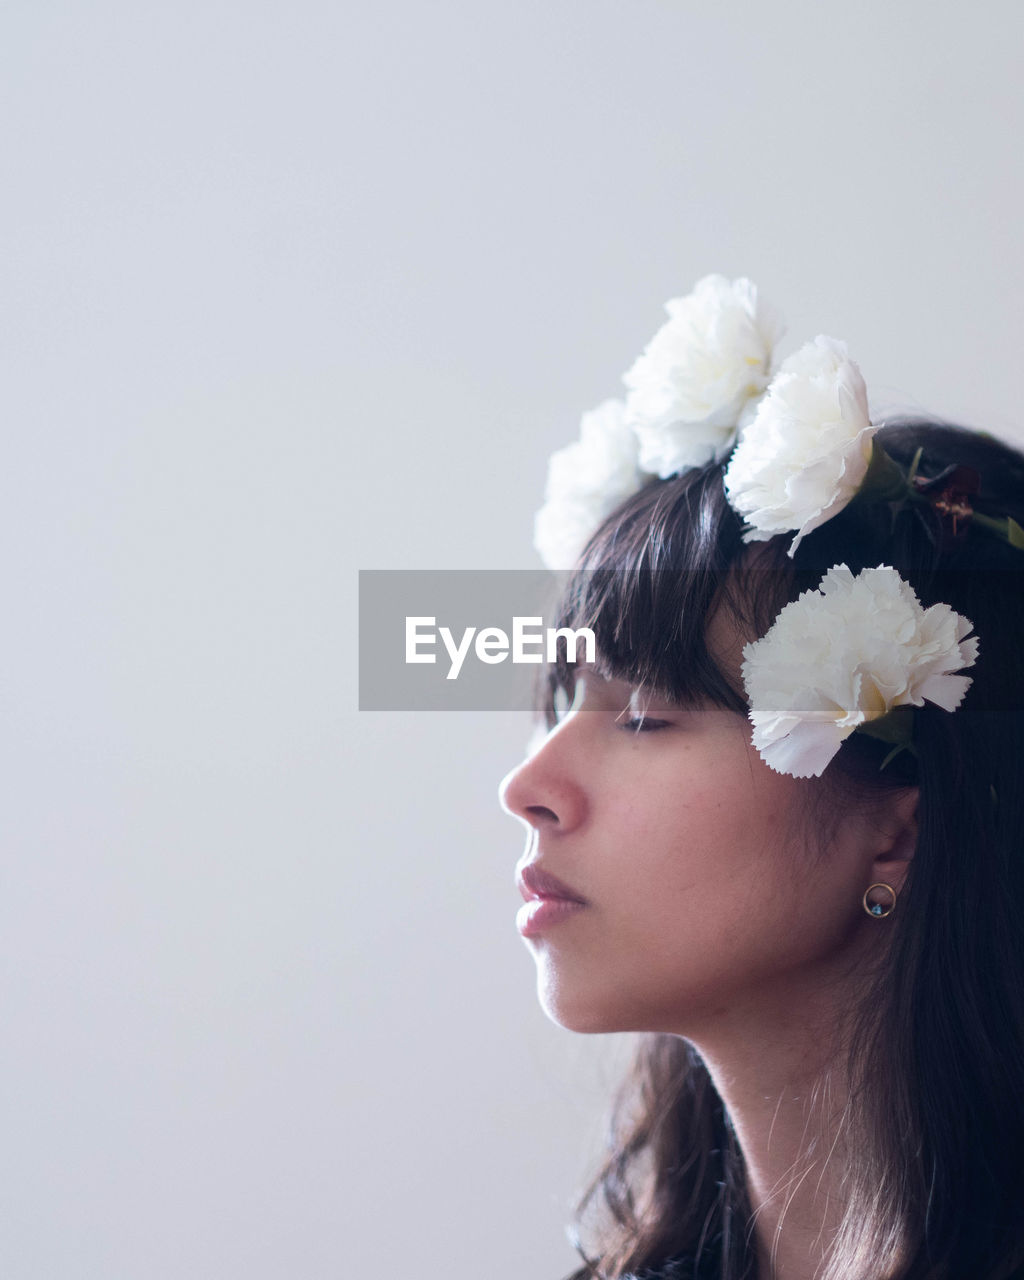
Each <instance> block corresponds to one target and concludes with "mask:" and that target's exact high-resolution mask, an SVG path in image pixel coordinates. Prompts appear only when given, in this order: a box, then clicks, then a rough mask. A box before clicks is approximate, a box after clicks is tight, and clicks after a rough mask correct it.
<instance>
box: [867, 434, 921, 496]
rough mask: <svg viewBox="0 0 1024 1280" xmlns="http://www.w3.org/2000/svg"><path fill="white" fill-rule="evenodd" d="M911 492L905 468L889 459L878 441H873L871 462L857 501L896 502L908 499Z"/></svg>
mask: <svg viewBox="0 0 1024 1280" xmlns="http://www.w3.org/2000/svg"><path fill="white" fill-rule="evenodd" d="M909 492H910V486H909V485H908V484H907V477H906V475H905V474H904V472H903V468H902V467H901V466H900V465H899V463H898V462H894V461H893V460H892V458H890V457H889V455H888V454H887V453H886V452H885V450H884V449H883V448H881V447H880V445H879V444H878V443H877V441H872V444H871V460H870V462H869V463H868V469H867V471H866V472H865V473H864V479H863V480H862V481H861V486H860V488H859V489H858V490H857V494H856V497H857V500H858V501H859V502H895V501H897V500H898V499H900V498H906V497H907V496H908V494H909Z"/></svg>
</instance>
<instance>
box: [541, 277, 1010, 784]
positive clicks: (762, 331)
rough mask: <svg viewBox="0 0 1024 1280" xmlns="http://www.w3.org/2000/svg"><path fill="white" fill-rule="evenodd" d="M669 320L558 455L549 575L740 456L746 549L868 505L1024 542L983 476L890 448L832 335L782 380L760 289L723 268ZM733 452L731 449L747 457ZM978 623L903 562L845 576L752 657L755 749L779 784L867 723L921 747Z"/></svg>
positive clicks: (727, 481) (970, 654)
mask: <svg viewBox="0 0 1024 1280" xmlns="http://www.w3.org/2000/svg"><path fill="white" fill-rule="evenodd" d="M665 309H666V311H667V312H668V317H669V318H668V320H667V322H666V323H665V324H664V325H663V326H662V327H661V328H660V329H659V330H658V332H657V333H656V334H655V335H654V337H653V338H652V339H651V341H650V343H648V345H647V348H646V349H645V351H644V352H643V354H642V355H641V356H640V357H639V359H638V360H637V361H636V362H635V363H634V364H633V366H632V367H631V368H630V369H629V370H628V372H627V373H626V374H625V376H624V382H625V384H626V388H627V395H626V398H625V400H624V401H623V400H607V401H605V402H604V403H603V404H602V405H600V406H599V407H598V408H597V409H594V410H593V411H591V412H590V413H585V414H584V415H583V418H582V422H581V427H580V438H579V440H578V441H576V442H575V443H574V444H571V445H569V446H568V447H567V448H565V449H561V450H559V451H558V452H557V453H555V454H554V455H553V456H552V458H551V461H550V465H549V469H548V480H547V490H546V494H545V503H544V506H543V507H542V508H541V510H540V511H538V513H537V516H536V523H535V537H534V544H535V546H536V548H537V550H538V551H539V552H540V554H541V557H542V559H543V560H544V562H545V564H546V565H547V566H548V568H551V569H569V568H572V567H573V566H574V565H575V564H576V562H577V560H578V558H579V555H580V553H581V551H582V550H583V547H584V545H585V544H586V542H587V540H588V539H589V537H590V536H591V534H592V533H594V531H595V530H596V529H597V527H598V525H599V524H600V523H601V521H602V520H604V518H605V517H606V516H608V515H610V514H611V512H612V511H613V510H614V509H615V508H616V507H617V506H618V505H619V504H620V503H621V502H622V501H624V500H625V499H626V498H628V497H629V496H630V495H631V494H633V493H635V492H636V491H637V490H638V489H640V488H641V487H643V486H644V485H645V484H647V483H649V482H651V481H653V480H654V479H655V478H660V479H667V478H668V477H670V476H674V475H679V474H682V473H683V472H685V471H687V470H690V469H691V468H693V467H701V466H704V465H706V464H707V463H709V462H711V461H715V460H717V461H725V460H726V459H728V464H727V466H726V468H725V472H724V485H725V494H726V497H727V499H728V502H729V504H730V506H732V508H733V510H734V511H736V512H737V514H738V515H740V516H741V517H742V518H743V519H744V521H745V528H744V533H743V538H744V541H747V542H754V541H764V540H767V539H769V538H773V537H776V536H778V535H781V534H787V533H792V534H793V535H794V536H793V539H792V542H791V543H790V547H789V554H790V556H792V555H794V553H795V552H796V549H797V547H798V546H799V544H800V541H801V539H803V538H804V537H805V536H806V535H807V534H808V533H810V532H811V531H812V530H814V529H817V528H818V527H819V526H820V525H822V524H824V523H825V522H826V521H827V520H830V519H831V518H832V517H833V516H834V515H837V514H838V513H839V512H840V511H841V510H842V509H843V508H844V507H845V506H846V505H847V504H848V503H849V502H851V501H852V500H853V499H854V498H857V499H858V500H869V501H870V500H876V501H894V500H902V501H904V502H908V503H922V504H923V503H927V504H928V505H930V506H931V507H932V508H933V509H934V510H936V511H937V512H938V513H939V514H940V515H941V516H942V517H943V518H944V519H947V520H951V521H952V528H953V530H954V532H956V531H957V522H958V520H959V521H966V520H971V521H973V522H974V523H976V524H978V525H979V526H981V527H983V528H985V529H987V530H988V531H989V532H991V533H994V534H997V535H998V536H1000V537H1001V538H1004V539H1005V540H1006V541H1008V542H1010V543H1011V544H1012V545H1014V546H1016V547H1019V548H1022V549H1024V529H1021V527H1020V526H1019V525H1018V524H1017V523H1016V522H1015V521H1014V520H1012V519H1011V518H1009V517H1005V518H1002V519H995V518H993V517H990V516H985V515H983V514H981V513H980V512H975V511H973V510H972V508H971V504H970V495H971V493H972V492H976V491H977V475H976V473H974V472H971V471H970V470H969V469H968V468H966V467H956V468H951V469H950V470H949V471H948V472H944V473H943V475H942V476H940V477H937V478H936V479H935V480H934V481H923V480H921V479H920V478H919V477H918V476H917V474H916V472H917V464H918V461H919V458H920V455H918V457H917V458H915V459H914V462H913V464H912V465H911V467H910V470H909V472H907V471H904V469H903V468H902V467H901V466H900V465H899V464H898V463H896V462H895V461H894V460H893V459H892V458H890V457H889V456H888V455H887V454H886V453H885V452H884V450H882V449H881V448H880V446H879V444H878V442H877V441H876V440H875V439H874V437H875V432H876V430H877V428H876V427H875V426H873V425H872V423H871V419H870V414H869V410H868V400H867V390H866V388H865V385H864V379H863V377H862V376H861V372H860V369H859V368H858V367H857V365H856V364H855V362H854V361H853V360H852V359H851V358H850V355H849V352H848V350H847V348H846V344H845V343H843V342H839V341H837V340H836V339H834V338H828V337H825V336H819V337H817V338H815V339H814V340H813V341H811V342H808V343H807V344H806V345H805V346H803V347H801V348H800V349H799V350H798V351H797V352H796V353H795V354H793V355H791V356H790V357H789V358H788V359H786V360H784V361H783V362H782V364H781V365H780V366H779V367H778V369H777V370H776V369H775V368H774V364H773V357H774V350H775V346H776V344H777V342H778V340H779V339H780V338H781V336H782V333H783V325H782V322H781V320H780V318H779V316H778V313H777V312H776V311H775V310H774V308H772V307H770V306H768V305H767V304H766V303H765V302H764V301H763V300H762V299H760V298H759V296H758V291H757V288H756V286H755V285H753V284H752V283H751V282H750V281H749V280H747V279H739V280H733V281H729V280H727V279H726V278H725V277H724V276H720V275H710V276H705V277H704V279H702V280H700V281H698V283H697V284H696V286H695V287H694V289H693V292H692V293H690V294H689V295H688V296H686V297H685V298H674V299H672V300H671V301H670V302H668V303H666V307H665ZM730 455H731V456H730ZM971 629H972V624H971V623H970V622H969V621H968V620H967V619H966V618H964V617H961V616H960V615H959V614H957V613H955V612H954V611H953V610H952V609H951V608H950V607H949V605H946V604H935V605H932V606H931V607H930V608H929V609H924V608H923V607H922V606H921V604H920V602H919V601H918V599H917V596H916V595H915V594H914V592H913V590H912V589H911V587H910V586H909V584H908V583H906V582H905V581H904V580H903V579H902V578H901V577H900V575H899V574H898V573H897V572H896V570H895V569H891V568H889V567H887V566H885V565H879V566H878V567H877V568H874V569H865V570H864V571H863V572H862V573H860V574H859V575H854V574H852V573H851V572H850V570H849V569H848V568H847V567H846V565H836V566H834V567H833V568H832V569H830V570H829V571H828V573H826V574H825V576H824V578H823V579H822V581H821V584H820V585H819V587H818V588H817V589H816V590H811V591H805V592H804V593H803V594H802V595H801V596H800V597H799V598H798V599H797V600H795V601H793V602H792V603H791V604H788V605H786V606H785V608H783V609H782V611H781V612H780V613H779V615H778V616H777V618H776V619H775V622H774V623H773V624H772V626H771V627H770V628H769V630H768V631H767V632H766V634H765V635H763V636H762V637H761V638H760V639H759V640H755V641H753V642H751V643H750V644H748V645H747V646H746V647H745V649H744V651H743V657H744V661H743V668H742V670H743V680H744V684H745V686H746V692H747V700H748V702H749V704H750V720H751V723H752V725H753V742H754V745H755V746H756V747H757V749H758V750H759V751H760V753H761V755H762V757H763V758H764V759H765V761H766V762H767V763H768V764H769V765H770V766H771V767H772V768H773V769H776V770H777V771H779V772H780V773H789V774H792V775H793V776H795V777H812V776H813V777H818V776H820V775H821V774H822V772H823V771H824V770H825V768H826V766H827V765H828V763H829V762H830V761H831V759H832V758H833V756H834V755H835V754H836V752H837V751H838V750H839V748H840V746H841V745H842V743H843V742H844V741H845V739H846V738H847V737H848V736H849V735H850V734H851V733H853V732H854V731H855V730H860V731H861V732H865V733H869V734H871V735H872V736H874V737H879V738H882V739H885V740H887V741H889V742H892V743H893V744H894V746H893V750H892V751H891V752H890V753H889V755H888V756H887V757H886V760H885V761H884V762H883V765H884V763H887V762H888V760H889V759H890V758H891V756H892V755H894V754H895V752H896V751H898V750H900V749H901V748H903V747H910V748H911V749H912V743H911V740H910V726H909V723H908V717H909V715H910V711H909V709H910V708H911V707H915V706H921V705H922V704H923V703H924V702H925V701H928V702H932V703H934V704H936V705H937V706H940V707H942V708H943V709H945V710H946V711H954V710H955V709H956V708H957V707H958V706H959V705H960V702H961V701H962V699H963V697H964V694H965V693H966V692H967V689H968V687H969V686H970V684H971V679H970V677H968V676H964V675H959V674H956V673H957V672H959V671H961V670H962V669H964V668H966V667H971V666H973V665H974V663H975V661H976V660H977V655H978V640H977V638H976V637H969V632H970V631H971Z"/></svg>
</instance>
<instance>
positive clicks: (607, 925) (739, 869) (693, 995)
mask: <svg viewBox="0 0 1024 1280" xmlns="http://www.w3.org/2000/svg"><path fill="white" fill-rule="evenodd" d="M641 717H642V718H641ZM816 785H820V784H816V783H814V782H807V781H801V780H797V779H794V778H791V777H789V776H787V775H783V774H778V773H775V772H774V771H773V770H771V769H770V768H769V767H768V766H767V765H766V764H764V762H763V761H762V760H761V758H760V756H759V755H758V753H757V751H756V750H755V749H754V748H753V747H752V746H751V744H750V726H749V723H748V722H747V720H746V719H745V717H743V716H741V715H738V714H736V713H734V712H730V711H723V710H720V709H718V708H707V709H702V710H683V709H680V708H679V707H678V706H674V705H673V704H671V703H668V702H660V701H658V700H657V699H652V700H647V701H646V702H643V704H642V705H641V700H640V699H639V698H638V696H637V695H636V693H635V691H634V690H633V689H632V688H631V687H630V686H629V685H628V684H625V683H623V682H621V681H617V680H605V679H602V678H601V677H599V676H598V675H596V674H595V673H593V672H592V671H591V670H589V669H584V671H583V673H582V674H581V675H580V677H579V678H578V680H577V686H576V697H575V700H574V702H573V706H572V708H571V709H570V711H569V713H568V714H567V715H566V717H565V718H564V719H563V720H562V721H561V723H559V724H558V725H557V726H556V727H555V728H554V729H553V730H552V731H551V732H550V733H549V734H548V736H547V737H546V738H545V740H544V741H543V743H542V744H541V745H540V746H539V748H538V749H537V750H536V751H535V752H534V753H533V754H532V755H531V756H530V757H529V758H528V759H527V760H525V761H524V762H523V763H522V764H521V765H520V766H519V767H518V768H517V769H515V770H513V772H512V773H510V774H509V775H508V777H507V778H506V779H505V780H504V782H503V783H502V787H501V799H502V804H503V805H504V807H505V808H506V809H507V811H508V812H509V813H511V814H513V815H515V816H516V817H518V818H520V819H522V821H523V822H525V823H526V824H527V825H528V828H529V838H528V841H527V847H526V851H525V853H524V854H523V857H522V859H521V860H520V862H519V864H518V871H519V874H520V876H525V879H526V882H527V889H526V892H527V893H528V892H529V888H530V884H531V882H532V887H533V888H534V889H537V890H539V891H540V892H541V893H542V894H543V893H544V891H545V888H546V887H548V886H546V885H545V884H544V882H543V878H542V876H538V874H537V872H535V871H533V870H531V869H529V868H533V867H536V868H537V871H538V872H541V873H545V872H546V873H547V874H549V875H551V876H554V877H556V878H557V879H558V880H559V881H561V882H563V883H564V885H565V886H567V888H568V889H569V890H570V891H571V892H572V893H573V894H574V895H575V896H576V897H578V898H581V899H583V900H584V902H585V905H582V906H578V907H576V908H572V907H558V906H553V907H548V908H544V909H543V910H541V911H539V912H537V908H536V904H534V906H532V907H531V906H530V905H529V904H528V903H527V904H524V906H523V908H522V909H521V912H520V916H519V921H520V928H521V930H523V929H524V928H525V936H526V941H527V945H528V946H529V947H530V949H531V950H532V952H533V954H534V957H535V959H536V962H537V967H538V988H539V994H540V999H541V1003H542V1004H543V1006H544V1008H545V1010H546V1011H547V1013H548V1014H549V1016H550V1017H551V1018H553V1019H554V1020H555V1021H556V1022H559V1023H561V1024H562V1025H563V1026H566V1027H569V1028H571V1029H573V1030H577V1031H592V1032H598V1031H623V1030H638V1031H640V1030H643V1031H672V1032H676V1033H678V1034H683V1035H688V1036H698V1035H699V1034H700V1033H701V1032H702V1031H703V1030H704V1029H705V1028H707V1029H711V1028H712V1027H713V1026H714V1025H716V1024H718V1023H721V1022H722V1020H723V1019H725V1020H733V1019H736V1020H742V1019H746V1018H748V1017H749V1016H755V1017H756V1016H758V1015H759V1014H764V1013H767V1012H768V1010H769V1009H770V1008H772V1007H773V1006H774V1007H775V1008H777V1009H781V1008H783V1007H789V1002H792V1001H797V1002H798V1001H801V1000H803V999H805V997H806V995H807V993H808V989H809V985H808V984H810V986H820V984H821V983H822V982H823V981H824V980H825V979H826V978H827V976H828V975H829V973H831V972H837V973H838V972H839V971H841V970H842V969H843V959H844V956H846V957H847V958H848V953H849V949H850V948H851V947H852V946H853V945H854V944H855V942H856V939H858V938H860V937H861V936H862V934H863V927H864V922H865V921H866V922H867V924H868V926H869V927H870V926H871V924H872V922H871V921H870V920H868V918H867V916H866V915H865V913H864V912H863V910H862V907H861V895H862V894H863V892H864V890H865V889H866V888H867V886H868V884H869V883H870V881H869V880H866V879H865V878H864V877H865V864H864V858H863V844H864V841H863V831H861V830H860V829H859V827H858V823H857V821H856V820H855V819H851V821H850V822H849V823H844V824H843V825H842V826H841V827H840V828H839V831H838V833H837V835H836V836H835V838H834V839H832V840H831V841H830V845H829V848H828V849H827V850H824V851H823V855H822V856H818V850H817V848H816V844H817V841H816V839H815V833H814V831H813V830H809V827H810V822H809V819H808V816H807V815H808V811H809V806H808V804H807V800H808V790H809V788H811V787H814V786H816ZM863 825H864V824H863V823H861V824H860V826H861V827H862V826H863ZM524 868H526V870H524ZM535 913H536V914H535ZM545 917H549V919H548V920H547V921H545ZM531 918H532V920H533V922H532V924H531V923H530V922H529V921H530V920H531Z"/></svg>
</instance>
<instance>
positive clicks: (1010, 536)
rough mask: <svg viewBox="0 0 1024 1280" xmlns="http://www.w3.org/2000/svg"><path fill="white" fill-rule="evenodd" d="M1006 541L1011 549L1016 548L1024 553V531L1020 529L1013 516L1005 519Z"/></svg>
mask: <svg viewBox="0 0 1024 1280" xmlns="http://www.w3.org/2000/svg"><path fill="white" fill-rule="evenodd" d="M1006 540H1007V542H1008V543H1009V544H1010V546H1011V547H1017V548H1018V549H1019V550H1021V551H1024V529H1022V528H1021V527H1020V525H1019V524H1018V523H1017V521H1016V520H1014V518H1013V516H1007V517H1006Z"/></svg>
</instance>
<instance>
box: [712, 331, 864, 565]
mask: <svg viewBox="0 0 1024 1280" xmlns="http://www.w3.org/2000/svg"><path fill="white" fill-rule="evenodd" d="M874 433H875V428H874V427H872V425H871V421H870V418H869V415H868V398H867V390H866V388H865V386H864V379H863V377H861V372H860V370H859V369H858V368H857V366H856V364H855V363H854V362H853V361H852V360H851V359H850V356H849V353H848V351H847V349H846V344H845V343H844V342H838V341H836V339H834V338H826V337H824V336H819V337H817V338H815V339H814V341H813V342H808V343H807V344H806V345H805V346H803V347H801V348H800V350H799V351H797V352H796V353H795V355H792V356H790V357H789V359H788V360H785V361H784V362H783V364H782V367H781V368H780V369H779V372H778V373H777V374H776V376H775V377H774V378H773V379H772V382H771V385H770V386H769V388H768V392H767V394H766V395H765V397H764V399H763V400H762V401H761V403H760V405H759V406H758V408H757V413H756V414H755V415H754V418H753V420H752V421H751V422H750V423H749V425H748V426H747V427H746V428H745V429H744V431H743V434H742V436H741V437H740V441H739V444H737V446H736V450H735V452H734V453H733V455H732V459H731V461H730V463H729V467H728V470H727V471H726V473H725V491H726V494H727V496H728V498H729V503H730V505H731V506H732V507H733V509H734V510H735V511H736V512H738V513H739V515H741V516H743V517H744V518H745V519H746V521H747V523H748V525H749V526H750V527H749V529H748V530H747V532H746V533H745V534H744V538H745V539H746V541H747V542H750V541H764V540H765V539H767V538H772V537H774V536H775V535H776V534H777V533H787V532H790V531H792V530H796V537H795V538H794V539H793V543H792V546H791V547H790V549H789V554H790V555H793V554H794V553H795V552H796V549H797V547H798V546H799V544H800V540H801V538H803V537H804V535H805V534H808V533H810V531H811V530H812V529H816V528H817V527H818V525H820V524H824V523H825V521H826V520H828V519H830V518H831V517H832V516H834V515H836V514H837V512H839V511H841V510H842V509H843V507H845V506H846V504H847V503H848V502H849V501H850V499H851V498H852V497H853V496H854V494H855V493H856V492H857V490H858V489H859V488H860V485H861V482H862V481H863V479H864V476H865V473H866V472H867V469H868V463H869V462H870V461H871V449H872V443H871V442H872V437H873V436H874Z"/></svg>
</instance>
